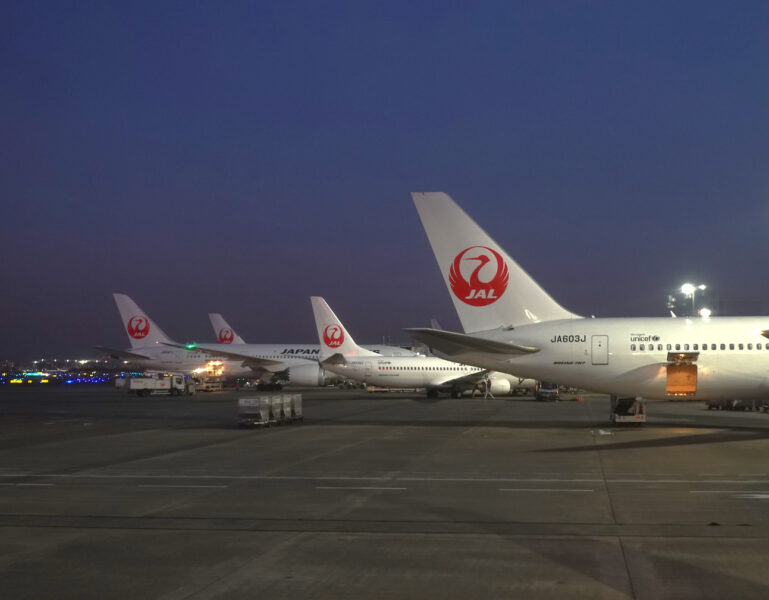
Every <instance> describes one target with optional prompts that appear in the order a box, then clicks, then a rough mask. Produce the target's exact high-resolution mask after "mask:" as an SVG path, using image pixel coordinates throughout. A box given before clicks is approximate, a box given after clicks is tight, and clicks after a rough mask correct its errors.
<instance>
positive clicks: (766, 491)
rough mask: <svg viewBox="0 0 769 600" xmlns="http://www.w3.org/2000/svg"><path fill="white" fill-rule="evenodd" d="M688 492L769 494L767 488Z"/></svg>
mask: <svg viewBox="0 0 769 600" xmlns="http://www.w3.org/2000/svg"><path fill="white" fill-rule="evenodd" d="M689 493H690V494H769V490H689Z"/></svg>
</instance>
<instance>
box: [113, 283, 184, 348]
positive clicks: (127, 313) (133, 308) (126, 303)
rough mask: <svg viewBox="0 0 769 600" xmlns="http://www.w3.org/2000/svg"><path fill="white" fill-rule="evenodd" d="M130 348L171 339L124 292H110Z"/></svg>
mask: <svg viewBox="0 0 769 600" xmlns="http://www.w3.org/2000/svg"><path fill="white" fill-rule="evenodd" d="M112 297H113V298H114V299H115V303H116V304H117V309H118V312H120V319H121V320H122V321H123V327H124V328H125V331H126V334H128V341H129V342H131V348H139V347H142V346H150V345H152V344H157V343H159V342H170V341H172V340H171V338H169V337H168V336H167V335H166V334H165V333H163V330H162V329H160V327H158V326H157V325H156V324H155V322H154V321H153V320H152V319H150V318H149V317H148V316H147V313H145V312H144V311H143V310H142V309H141V308H139V306H138V305H137V304H136V302H134V301H133V300H131V298H129V297H128V296H126V295H125V294H112Z"/></svg>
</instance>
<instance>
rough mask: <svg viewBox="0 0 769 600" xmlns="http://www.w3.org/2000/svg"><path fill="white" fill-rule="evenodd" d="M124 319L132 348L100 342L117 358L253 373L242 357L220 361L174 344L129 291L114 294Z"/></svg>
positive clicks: (159, 367)
mask: <svg viewBox="0 0 769 600" xmlns="http://www.w3.org/2000/svg"><path fill="white" fill-rule="evenodd" d="M112 296H113V298H114V299H115V303H116V304H117V308H118V312H119V313H120V318H121V320H122V322H123V327H124V328H125V331H126V334H127V335H128V341H129V342H130V344H131V347H130V348H129V349H120V348H109V347H106V346H96V348H97V349H99V350H102V351H104V352H107V353H109V354H110V355H111V356H114V357H115V358H119V359H123V360H127V361H130V363H131V364H132V365H136V366H137V367H139V368H141V369H147V370H155V371H164V372H171V373H190V374H208V373H209V372H211V371H218V370H219V369H221V368H224V369H225V370H227V372H228V374H235V375H245V374H246V373H251V371H250V370H249V369H244V368H243V367H242V366H241V362H242V361H238V362H235V361H220V360H218V359H217V357H214V356H210V355H208V354H203V353H190V352H188V351H186V350H182V349H180V348H174V347H171V345H174V344H175V342H174V341H173V340H171V338H169V337H168V335H166V333H165V332H164V331H163V330H162V329H161V328H160V327H158V325H157V324H156V323H155V322H154V321H153V320H152V319H150V318H149V317H148V316H147V313H146V312H144V311H143V310H142V309H141V308H139V306H138V305H137V304H136V302H134V301H133V300H132V299H131V298H130V297H128V296H126V295H125V294H112Z"/></svg>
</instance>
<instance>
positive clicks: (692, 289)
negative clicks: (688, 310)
mask: <svg viewBox="0 0 769 600" xmlns="http://www.w3.org/2000/svg"><path fill="white" fill-rule="evenodd" d="M707 287H708V286H706V285H705V284H704V283H701V284H699V285H694V284H693V283H685V284H683V285H682V286H681V293H682V294H686V295H688V296H691V297H692V316H693V317H696V316H697V305H696V304H695V302H694V296H695V294H696V293H697V290H704V289H707Z"/></svg>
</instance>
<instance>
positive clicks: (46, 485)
mask: <svg viewBox="0 0 769 600" xmlns="http://www.w3.org/2000/svg"><path fill="white" fill-rule="evenodd" d="M0 485H6V486H15V487H53V484H52V483H0Z"/></svg>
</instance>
